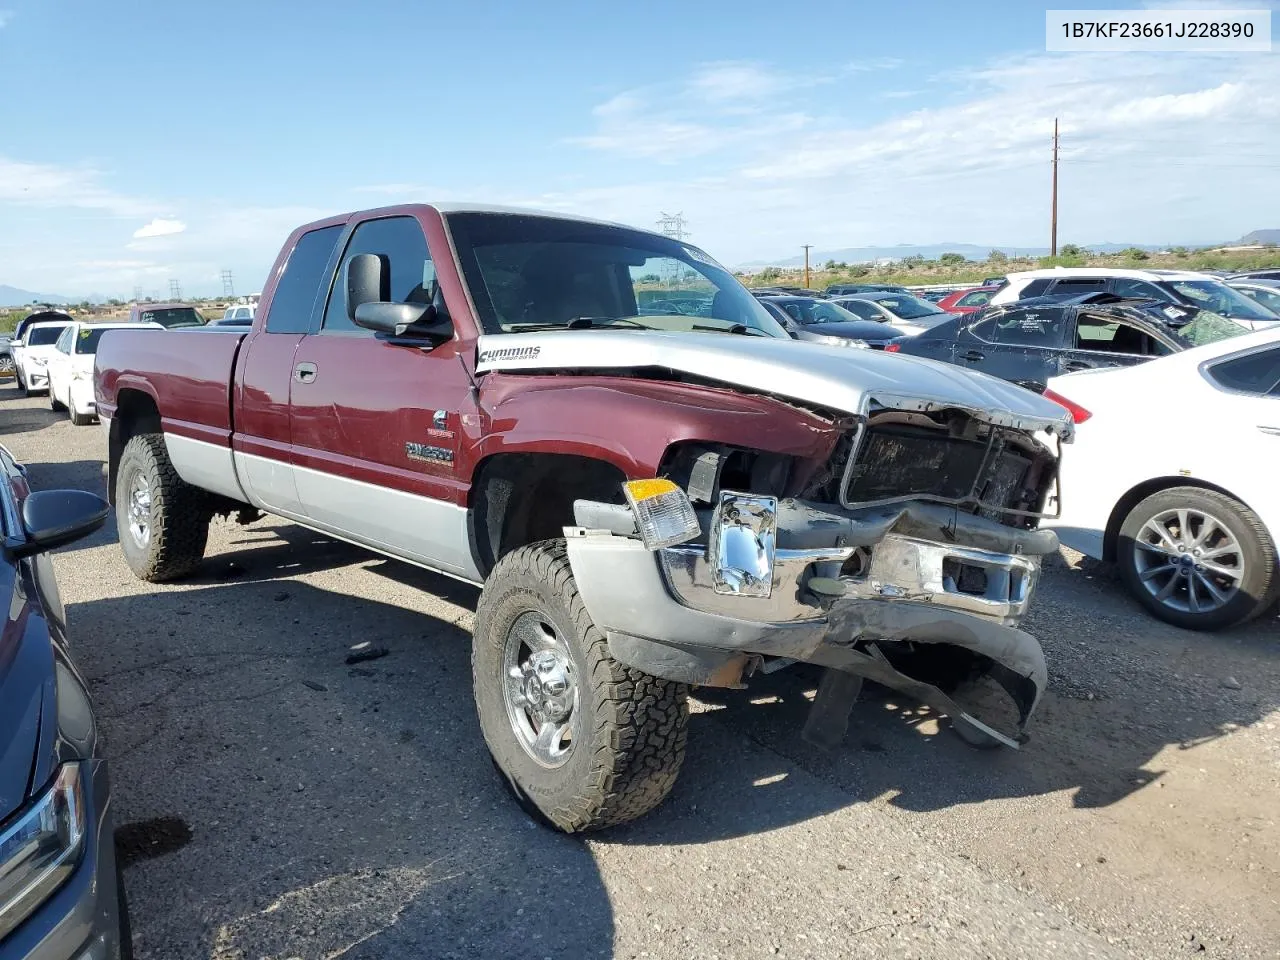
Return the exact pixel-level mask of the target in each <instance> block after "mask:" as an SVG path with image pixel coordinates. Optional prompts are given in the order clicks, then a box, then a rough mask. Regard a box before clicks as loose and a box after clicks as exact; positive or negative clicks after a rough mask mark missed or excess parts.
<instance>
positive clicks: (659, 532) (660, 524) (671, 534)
mask: <svg viewBox="0 0 1280 960" xmlns="http://www.w3.org/2000/svg"><path fill="white" fill-rule="evenodd" d="M622 491H623V493H625V494H626V496H627V502H628V503H629V504H631V510H632V512H633V513H634V514H635V515H636V525H637V526H638V527H639V528H640V539H642V540H643V541H644V545H645V547H646V548H648V549H649V550H659V549H661V548H662V547H670V546H672V545H673V544H677V543H684V542H686V541H688V540H692V539H693V538H694V537H696V536H697V535H698V534H699V533H701V532H702V528H701V527H700V526H699V525H698V515H697V514H696V513H694V512H693V504H692V503H690V502H689V497H688V495H687V494H686V493H685V492H684V491H683V490H681V489H680V488H679V487H678V486H676V485H675V484H674V483H672V482H671V481H670V480H657V479H654V480H628V481H627V482H626V483H624V484H623V485H622Z"/></svg>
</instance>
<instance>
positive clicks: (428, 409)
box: [95, 205, 1071, 831]
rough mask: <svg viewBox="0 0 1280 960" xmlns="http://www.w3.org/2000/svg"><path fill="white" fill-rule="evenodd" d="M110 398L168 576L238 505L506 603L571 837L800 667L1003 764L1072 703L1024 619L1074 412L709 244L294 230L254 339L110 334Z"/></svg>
mask: <svg viewBox="0 0 1280 960" xmlns="http://www.w3.org/2000/svg"><path fill="white" fill-rule="evenodd" d="M674 302H678V303H679V310H678V311H677V310H673V309H672V307H671V306H670V305H671V304H672V303H674ZM95 390H96V399H97V405H98V412H99V415H100V417H101V419H102V423H103V424H104V426H105V427H106V429H107V435H108V449H109V457H108V467H109V481H110V493H111V497H112V500H113V503H114V504H115V509H116V516H117V520H118V525H119V532H120V545H121V549H122V550H123V552H124V556H125V558H126V560H127V561H128V563H129V566H130V567H131V568H132V569H133V571H134V572H135V573H136V574H137V575H138V576H139V577H141V578H143V579H146V580H153V581H159V580H168V579H172V578H176V577H181V576H183V575H184V574H187V573H189V572H191V571H192V570H194V569H195V568H196V567H197V565H198V564H199V563H200V562H201V559H202V555H203V552H204V548H205V541H206V535H207V531H208V527H209V523H210V520H211V519H212V518H213V517H214V516H216V515H218V514H223V513H225V514H241V515H243V514H244V513H245V512H246V511H248V512H250V513H252V512H253V508H257V509H258V510H261V511H266V512H268V513H271V514H275V515H278V516H281V517H286V518H288V519H290V520H292V521H294V522H296V523H299V524H302V525H304V526H306V527H309V528H312V529H315V530H318V531H322V532H324V533H326V534H329V535H331V536H334V537H338V538H341V539H343V540H348V541H351V542H353V543H357V544H361V545H363V546H365V547H368V548H370V549H373V550H376V551H380V552H382V553H384V554H386V555H388V556H392V557H396V558H399V559H401V560H404V561H407V562H409V563H414V564H419V565H421V566H423V567H428V568H430V569H432V570H436V571H439V572H442V573H445V574H448V575H450V576H453V577H458V578H461V579H463V580H466V581H469V582H472V583H475V584H482V585H483V592H482V594H481V598H480V603H479V608H478V612H477V617H476V627H475V635H474V670H473V682H474V694H475V700H476V704H477V710H478V713H479V718H480V724H481V728H482V730H483V733H484V738H485V741H486V743H487V745H488V748H489V750H490V751H491V753H492V755H493V758H494V760H495V761H496V763H497V766H498V767H499V769H500V770H501V771H502V772H503V773H504V774H505V780H506V781H507V783H508V785H509V786H510V787H511V789H512V790H513V791H514V792H515V794H516V796H517V798H518V799H520V801H521V802H522V803H523V804H525V806H526V808H527V809H529V810H530V811H531V812H534V813H535V814H537V815H539V816H541V817H544V818H545V819H546V820H549V821H550V822H551V823H553V824H554V825H555V826H557V827H559V828H560V829H563V830H566V831H577V830H586V829H591V828H596V827H602V826H607V825H609V824H614V823H619V822H623V821H626V820H629V819H631V818H634V817H637V816H639V815H641V814H643V813H645V812H646V811H648V810H649V809H651V808H652V807H653V806H655V805H656V804H657V803H659V802H660V801H661V800H662V799H663V797H664V796H666V794H667V792H668V791H669V790H670V789H671V786H672V783H673V782H674V780H675V777H676V774H677V772H678V770H679V768H680V764H681V759H682V756H683V752H684V744H685V731H686V722H687V717H688V707H687V697H688V692H689V689H690V687H691V686H696V685H713V686H725V687H734V686H740V685H741V684H742V683H743V682H744V681H745V679H746V678H747V677H749V676H751V675H752V674H754V673H756V672H758V671H771V670H773V669H776V668H779V667H782V666H786V665H787V664H789V663H792V662H794V661H805V662H809V663H814V664H818V665H820V666H822V667H825V668H827V669H826V670H825V671H824V673H823V676H822V680H821V683H820V685H819V688H818V693H817V695H816V698H815V703H814V706H813V708H812V711H811V713H810V717H809V721H808V723H807V725H806V735H807V736H809V737H810V739H813V740H815V741H818V742H823V743H832V742H835V741H838V740H839V738H840V737H842V736H843V735H844V732H845V729H846V725H847V722H848V716H849V708H850V706H851V704H852V702H853V700H854V698H855V697H856V696H857V692H858V686H859V684H860V683H861V681H862V679H863V678H870V679H873V680H876V681H878V682H880V683H883V684H887V685H888V686H890V687H894V688H896V689H899V690H901V691H905V692H906V693H908V694H909V695H911V696H914V697H916V698H918V699H919V700H921V701H923V702H924V703H926V704H929V705H931V706H933V707H934V708H936V709H937V710H939V711H940V712H941V713H944V714H946V715H948V716H949V717H950V719H951V723H952V725H953V726H954V727H955V729H956V730H957V732H959V733H961V734H962V735H964V737H965V739H967V740H969V741H971V742H974V743H977V744H980V745H995V744H1000V743H1004V744H1008V745H1016V744H1017V743H1018V742H1019V741H1020V740H1021V739H1023V737H1024V736H1025V734H1024V732H1023V731H1024V728H1025V725H1026V722H1027V719H1028V718H1029V716H1030V715H1031V712H1032V711H1033V709H1034V708H1035V705H1036V702H1037V700H1038V699H1039V697H1040V694H1041V691H1042V690H1043V688H1044V686H1045V682H1046V672H1045V663H1044V657H1043V654H1042V652H1041V649H1040V646H1039V644H1038V643H1037V642H1036V640H1035V639H1034V638H1033V637H1031V636H1029V635H1028V634H1026V633H1024V632H1022V631H1020V630H1019V629H1017V623H1018V622H1019V620H1020V619H1021V617H1022V616H1023V614H1024V613H1025V612H1026V610H1027V606H1028V604H1029V602H1030V599H1031V595H1032V590H1033V587H1034V584H1035V581H1036V577H1037V574H1038V572H1039V562H1040V558H1041V557H1042V556H1044V555H1045V554H1048V553H1050V552H1052V551H1053V550H1054V549H1055V548H1056V545H1057V541H1056V538H1055V537H1054V535H1053V533H1052V532H1050V531H1044V530H1038V529H1036V524H1037V518H1038V517H1040V516H1042V515H1043V514H1044V512H1045V510H1046V509H1047V507H1048V506H1049V505H1050V501H1051V497H1052V496H1053V494H1052V486H1053V483H1054V480H1055V476H1056V467H1057V461H1058V453H1059V451H1058V448H1059V444H1060V442H1061V441H1062V440H1069V439H1070V431H1071V420H1070V417H1069V415H1068V414H1067V412H1066V411H1065V410H1063V409H1062V408H1061V407H1058V406H1057V405H1055V404H1053V403H1051V402H1049V401H1048V400H1045V399H1043V398H1042V397H1039V396H1037V395H1035V394H1033V393H1029V392H1027V391H1025V390H1022V389H1020V388H1018V387H1015V386H1013V385H1011V384H1008V383H1005V382H1003V381H999V380H995V379H992V378H989V377H985V376H982V375H980V374H972V373H969V372H967V371H964V370H961V369H959V368H957V367H954V366H949V365H944V364H936V363H932V362H930V361H923V360H919V359H916V358H910V357H903V356H896V355H893V354H884V353H880V352H878V351H867V350H858V349H853V348H849V347H838V346H826V345H821V344H810V343H803V342H797V341H794V340H791V339H789V338H788V337H787V335H786V333H785V331H784V330H782V328H781V327H779V326H778V325H777V323H776V322H775V321H774V320H773V319H771V317H770V316H769V315H768V314H767V313H766V312H765V310H764V309H763V308H762V307H761V306H760V305H759V304H758V303H757V302H756V301H755V300H754V299H753V298H752V297H751V295H750V294H749V293H748V292H747V290H746V289H745V288H743V287H742V285H741V284H739V283H738V281H737V280H736V279H735V278H734V277H733V276H732V274H730V273H729V272H728V271H727V270H725V269H724V268H723V267H721V266H720V265H718V264H717V263H716V261H715V260H713V259H712V258H711V257H710V256H708V255H707V254H706V253H704V252H703V251H702V250H699V249H698V248H696V247H694V246H691V245H690V244H688V243H685V242H682V241H680V240H675V239H671V238H669V237H664V236H660V235H657V234H653V233H649V232H645V231H640V230H634V229H630V228H627V227H623V226H619V225H616V224H608V223H600V222H595V221H590V220H584V219H575V218H570V217H562V216H555V215H542V214H532V213H530V212H528V211H520V210H510V209H501V208H483V207H467V206H450V205H435V206H426V205H412V206H402V207H394V208H388V209H382V210H375V211H369V212H363V213H355V214H350V215H344V216H339V217H333V218H331V219H328V220H322V221H319V222H317V223H312V224H308V225H306V226H304V227H300V228H299V229H298V230H296V231H295V232H294V233H293V234H292V236H290V237H289V240H288V242H287V243H286V244H285V246H284V249H283V251H282V252H281V253H280V256H279V258H278V259H277V261H276V263H275V265H274V267H273V268H272V270H271V274H270V277H269V279H268V283H267V285H266V289H265V290H264V291H263V295H262V300H261V305H260V308H259V310H258V312H257V316H256V318H255V320H254V323H253V326H252V327H251V328H250V329H249V330H248V331H247V332H246V331H245V330H244V329H243V328H241V329H236V328H221V329H219V328H216V327H214V328H207V329H197V330H171V331H142V330H139V331H116V332H113V334H112V335H111V336H110V337H107V338H104V340H103V343H102V345H101V346H100V348H99V350H98V354H97V366H96V374H95ZM992 684H994V687H992V689H993V690H995V691H996V695H995V696H994V707H993V708H992V709H993V713H991V714H988V715H986V716H985V718H980V717H979V716H978V715H977V714H978V712H979V711H978V709H977V707H976V706H973V705H972V704H976V703H978V702H981V703H982V704H983V705H984V706H986V705H989V704H992V702H993V697H992V696H991V695H989V694H990V691H987V692H986V693H983V689H984V687H986V686H991V685H992ZM972 691H977V692H978V693H982V694H983V695H982V696H974V697H972V698H971V700H972V703H970V701H968V700H965V699H964V698H965V697H967V696H969V692H972ZM995 714H998V715H999V719H997V718H996V716H995Z"/></svg>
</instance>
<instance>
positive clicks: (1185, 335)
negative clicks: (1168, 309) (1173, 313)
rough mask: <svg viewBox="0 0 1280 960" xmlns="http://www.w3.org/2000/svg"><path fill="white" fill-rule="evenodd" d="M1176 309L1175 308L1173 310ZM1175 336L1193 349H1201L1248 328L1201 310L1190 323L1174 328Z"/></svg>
mask: <svg viewBox="0 0 1280 960" xmlns="http://www.w3.org/2000/svg"><path fill="white" fill-rule="evenodd" d="M1174 309H1176V308H1174ZM1175 330H1176V332H1177V335H1178V336H1179V337H1180V338H1181V339H1182V340H1185V341H1186V342H1187V343H1189V344H1191V346H1193V347H1203V346H1205V345H1206V344H1209V343H1217V342H1218V341H1219V340H1228V339H1230V338H1231V337H1238V336H1241V335H1242V334H1246V333H1248V332H1249V328H1248V327H1246V326H1244V325H1243V324H1241V323H1237V322H1236V321H1235V320H1232V319H1230V318H1228V317H1224V316H1221V315H1219V314H1216V313H1213V312H1212V311H1210V310H1201V311H1200V312H1199V314H1197V315H1196V318H1195V319H1194V320H1192V321H1191V322H1190V323H1186V324H1183V325H1182V326H1180V327H1177V328H1175Z"/></svg>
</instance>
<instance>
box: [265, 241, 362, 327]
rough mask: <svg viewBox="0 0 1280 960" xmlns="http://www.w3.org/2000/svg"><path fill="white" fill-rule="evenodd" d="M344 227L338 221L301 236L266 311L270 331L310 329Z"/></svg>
mask: <svg viewBox="0 0 1280 960" xmlns="http://www.w3.org/2000/svg"><path fill="white" fill-rule="evenodd" d="M343 229H344V227H343V225H342V224H340V223H335V224H333V225H332V226H328V227H320V228H319V229H316V230H308V231H307V232H306V233H304V234H303V235H302V236H301V237H299V238H298V242H297V243H296V244H294V247H293V252H292V253H291V254H289V259H288V260H287V261H286V262H285V265H284V272H283V273H282V274H281V275H280V279H279V280H278V281H276V290H275V293H274V294H273V295H272V297H271V306H270V308H269V310H268V313H267V327H266V330H267V333H307V332H309V331H310V329H311V313H312V311H313V309H314V308H315V304H316V299H317V297H318V295H319V293H320V290H321V287H322V286H323V284H324V282H325V280H326V279H327V277H328V273H327V269H328V266H329V260H330V259H331V258H332V256H333V250H334V248H335V247H336V246H337V245H338V238H339V237H341V236H342V231H343Z"/></svg>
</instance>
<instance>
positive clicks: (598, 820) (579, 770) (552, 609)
mask: <svg viewBox="0 0 1280 960" xmlns="http://www.w3.org/2000/svg"><path fill="white" fill-rule="evenodd" d="M529 611H537V612H538V613H539V614H541V615H542V616H544V617H547V618H548V619H549V620H550V621H551V622H552V623H554V624H555V625H556V627H557V629H558V631H559V633H560V635H561V636H562V637H563V639H564V642H565V644H566V646H567V647H568V649H569V652H570V655H571V657H572V660H573V663H574V669H575V671H576V673H577V676H578V678H579V679H578V684H579V688H578V689H579V706H578V709H579V710H582V711H584V712H583V714H582V716H581V722H580V727H579V731H580V733H579V740H578V742H576V743H575V744H574V746H573V749H572V751H571V753H570V755H569V758H568V759H567V760H566V762H565V763H564V764H563V766H560V767H556V768H548V767H545V766H543V765H541V764H539V763H538V762H537V761H536V760H534V759H533V757H532V756H530V754H529V753H528V752H527V751H526V750H525V749H524V747H523V746H522V745H521V743H520V741H519V739H518V738H517V736H516V733H515V731H514V730H513V729H512V725H511V721H510V720H509V719H508V716H507V712H506V705H505V700H504V694H503V684H504V676H503V645H504V643H505V640H506V637H507V634H508V632H509V630H510V628H511V625H512V624H513V623H515V621H516V619H517V618H518V617H519V616H520V615H521V614H524V613H526V612H529ZM471 664H472V679H473V683H474V689H475V699H476V711H477V713H478V715H479V719H480V728H481V730H482V732H483V733H484V739H485V743H486V744H487V745H488V747H489V753H490V755H491V756H492V758H493V762H494V765H495V766H496V767H497V768H498V771H499V772H500V773H501V774H502V776H503V779H504V781H505V782H506V783H507V785H508V787H509V788H510V789H511V791H512V792H513V793H514V794H515V797H516V799H517V801H519V803H520V804H521V806H522V807H524V808H525V810H526V811H528V812H529V813H530V814H531V815H533V816H534V817H535V818H537V819H539V820H542V821H543V822H546V823H549V824H550V825H551V826H553V827H555V828H556V829H558V830H562V831H564V832H566V833H578V832H581V831H585V830H598V829H601V828H604V827H609V826H614V825H616V824H620V823H625V822H627V821H629V820H634V819H636V818H637V817H640V816H643V815H644V814H646V813H648V812H649V811H650V810H652V809H653V808H654V807H656V806H657V805H658V804H659V803H661V802H662V801H663V800H664V799H665V798H666V796H667V794H668V793H669V792H670V791H671V788H672V786H673V785H674V784H675V781H676V777H677V775H678V774H679V772H680V765H681V764H682V763H683V761H684V752H685V740H686V736H687V732H688V730H687V728H688V720H689V688H688V686H686V685H685V684H682V683H676V682H675V681H671V680H662V679H659V678H658V677H653V676H650V675H649V674H647V673H644V672H642V671H640V670H635V669H633V668H631V667H627V666H624V665H623V664H621V663H619V662H618V661H617V660H614V659H613V658H612V657H611V656H609V646H608V641H607V640H606V639H605V636H604V634H603V633H601V632H600V630H599V629H597V628H596V626H595V624H594V623H592V622H591V618H590V616H589V615H588V614H587V610H586V607H585V606H584V605H583V603H582V598H581V597H580V596H579V594H578V589H577V586H576V584H575V583H574V579H573V571H572V570H571V569H570V566H569V557H568V553H567V551H566V548H565V543H564V541H563V540H546V541H543V542H541V543H535V544H532V545H530V546H526V547H521V548H520V549H518V550H514V551H512V552H511V553H509V554H508V555H507V556H505V557H503V558H502V559H501V560H500V561H499V562H498V564H497V565H496V566H495V567H494V569H493V572H492V573H491V574H490V575H489V578H488V580H487V581H486V583H485V587H484V592H483V593H482V594H481V595H480V603H479V606H478V607H477V610H476V626H475V634H474V639H473V643H472V660H471Z"/></svg>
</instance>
